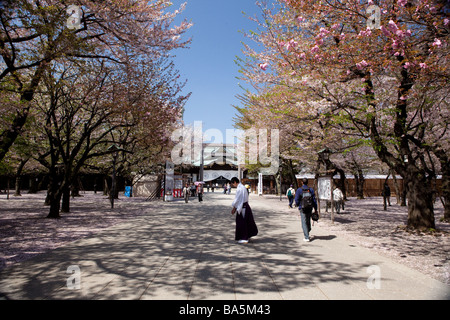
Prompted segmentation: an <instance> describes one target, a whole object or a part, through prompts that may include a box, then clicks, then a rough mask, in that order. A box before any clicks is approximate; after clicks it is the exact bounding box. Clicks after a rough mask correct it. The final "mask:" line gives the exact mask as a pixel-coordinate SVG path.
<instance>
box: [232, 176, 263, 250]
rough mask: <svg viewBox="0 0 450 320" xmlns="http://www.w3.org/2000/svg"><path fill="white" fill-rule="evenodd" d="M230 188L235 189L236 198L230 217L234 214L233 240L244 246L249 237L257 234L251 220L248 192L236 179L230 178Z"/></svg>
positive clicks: (253, 222) (251, 213)
mask: <svg viewBox="0 0 450 320" xmlns="http://www.w3.org/2000/svg"><path fill="white" fill-rule="evenodd" d="M231 186H232V187H233V188H236V196H235V198H234V201H233V203H232V204H231V205H232V207H233V209H232V210H231V215H234V214H235V213H237V214H236V233H235V240H237V241H238V243H241V244H245V243H248V240H249V239H250V238H251V237H254V236H256V235H257V234H258V227H257V226H256V223H255V220H254V218H253V212H252V209H251V208H250V205H249V204H248V192H247V189H246V188H245V186H244V185H243V184H242V183H240V182H239V179H238V178H236V177H233V178H231Z"/></svg>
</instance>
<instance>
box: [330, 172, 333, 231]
mask: <svg viewBox="0 0 450 320" xmlns="http://www.w3.org/2000/svg"><path fill="white" fill-rule="evenodd" d="M330 179H331V180H330V187H331V192H330V197H331V223H334V199H333V189H334V181H333V173H331V176H330Z"/></svg>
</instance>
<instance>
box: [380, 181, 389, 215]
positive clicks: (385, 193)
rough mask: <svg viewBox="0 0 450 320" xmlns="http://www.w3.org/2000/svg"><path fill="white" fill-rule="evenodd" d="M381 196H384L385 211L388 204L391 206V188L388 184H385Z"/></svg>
mask: <svg viewBox="0 0 450 320" xmlns="http://www.w3.org/2000/svg"><path fill="white" fill-rule="evenodd" d="M381 195H382V196H383V209H384V210H387V207H386V203H388V204H389V206H391V188H389V185H388V184H387V183H385V184H384V187H383V191H382V192H381Z"/></svg>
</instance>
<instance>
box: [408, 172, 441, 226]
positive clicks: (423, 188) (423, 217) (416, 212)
mask: <svg viewBox="0 0 450 320" xmlns="http://www.w3.org/2000/svg"><path fill="white" fill-rule="evenodd" d="M404 180H405V184H406V188H407V198H408V224H407V226H408V228H412V229H419V230H427V229H435V228H436V226H435V223H434V210H433V190H432V188H431V185H430V182H429V181H427V179H426V178H425V177H424V175H423V174H422V173H418V172H415V171H411V172H409V173H408V175H407V176H406V177H404Z"/></svg>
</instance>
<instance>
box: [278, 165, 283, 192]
mask: <svg viewBox="0 0 450 320" xmlns="http://www.w3.org/2000/svg"><path fill="white" fill-rule="evenodd" d="M278 169H279V173H280V190H279V191H280V201H281V170H282V169H283V167H282V166H281V165H280V167H279V168H278Z"/></svg>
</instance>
